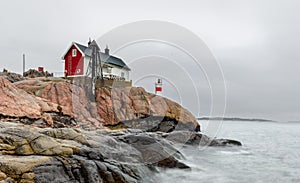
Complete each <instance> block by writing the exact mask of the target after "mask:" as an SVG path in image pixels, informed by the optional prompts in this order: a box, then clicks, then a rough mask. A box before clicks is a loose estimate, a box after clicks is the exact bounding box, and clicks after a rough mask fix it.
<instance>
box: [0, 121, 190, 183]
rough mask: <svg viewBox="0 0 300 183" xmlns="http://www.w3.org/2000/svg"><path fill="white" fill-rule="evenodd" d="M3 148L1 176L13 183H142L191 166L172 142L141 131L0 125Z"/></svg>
mask: <svg viewBox="0 0 300 183" xmlns="http://www.w3.org/2000/svg"><path fill="white" fill-rule="evenodd" d="M0 147H1V148H0V154H1V156H0V165H1V166H0V171H1V172H3V174H1V172H0V176H1V175H2V179H4V180H10V179H11V181H13V182H14V181H19V182H21V181H22V182H141V181H142V180H143V178H145V177H147V176H149V175H151V172H152V169H153V167H164V168H188V166H186V165H185V164H183V163H181V162H180V159H181V158H182V157H183V156H182V155H181V154H180V152H178V150H177V149H176V148H175V147H174V146H173V145H172V144H171V143H170V142H168V141H166V140H164V139H162V138H161V137H160V136H159V135H157V134H155V133H144V132H143V131H139V130H126V131H123V132H122V131H119V132H118V133H117V132H116V131H110V130H99V131H85V130H82V129H69V128H61V129H51V128H38V127H32V126H26V125H23V124H20V123H11V122H2V123H0Z"/></svg>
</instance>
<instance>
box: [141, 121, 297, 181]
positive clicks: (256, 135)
mask: <svg viewBox="0 0 300 183" xmlns="http://www.w3.org/2000/svg"><path fill="white" fill-rule="evenodd" d="M200 123H201V124H202V127H203V132H204V133H205V126H206V125H207V122H203V121H200ZM299 131H300V122H260V121H253V122H244V121H225V122H223V124H222V126H221V128H220V130H219V132H218V135H217V137H218V138H228V139H235V140H239V141H241V142H242V143H243V146H242V147H206V148H204V149H203V148H197V147H196V148H195V147H184V148H183V149H182V152H183V154H184V155H185V157H186V160H184V162H185V163H186V164H188V165H189V166H191V167H192V170H188V171H187V170H175V169H169V170H160V173H159V174H157V175H156V176H155V178H151V180H145V182H171V183H176V182H180V183H183V182H188V183H189V182H191V183H196V182H197V183H198V182H207V183H211V182H212V183H214V182H216V183H219V182H221V183H223V182H224V183H249V182H251V183H253V182H262V183H263V182H272V183H276V182H295V183H296V182H300V133H299Z"/></svg>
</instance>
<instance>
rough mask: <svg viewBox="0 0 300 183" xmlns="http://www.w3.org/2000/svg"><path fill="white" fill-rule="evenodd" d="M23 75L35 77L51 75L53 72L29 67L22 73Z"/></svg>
mask: <svg viewBox="0 0 300 183" xmlns="http://www.w3.org/2000/svg"><path fill="white" fill-rule="evenodd" d="M24 77H28V78H37V77H53V73H49V72H48V71H45V72H44V71H37V70H35V69H29V70H28V71H26V72H25V73H24Z"/></svg>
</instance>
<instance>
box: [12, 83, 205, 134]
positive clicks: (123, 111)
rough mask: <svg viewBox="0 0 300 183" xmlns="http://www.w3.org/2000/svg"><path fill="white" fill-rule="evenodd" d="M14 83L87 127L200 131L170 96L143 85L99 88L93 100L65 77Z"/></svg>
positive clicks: (194, 120) (192, 117)
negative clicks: (123, 126) (56, 106)
mask: <svg viewBox="0 0 300 183" xmlns="http://www.w3.org/2000/svg"><path fill="white" fill-rule="evenodd" d="M14 84H15V86H16V87H18V88H19V89H22V90H25V91H26V92H27V93H29V94H31V95H33V96H37V97H40V98H43V99H46V100H47V101H49V102H52V103H54V104H57V105H59V106H61V108H62V112H63V114H66V115H70V116H74V117H75V119H77V120H78V124H79V125H80V126H81V127H83V128H86V129H87V128H90V129H97V128H100V127H101V124H102V125H104V126H116V125H119V124H126V125H125V126H126V127H130V128H140V129H146V130H150V131H151V130H152V131H153V130H157V131H164V132H167V131H173V130H175V129H177V128H178V129H184V128H186V129H188V130H192V131H194V130H196V131H199V130H200V126H199V124H198V123H197V121H196V119H195V118H194V116H193V115H192V114H191V113H190V112H189V111H188V110H186V109H184V108H183V107H182V106H180V105H179V104H177V103H175V102H173V101H171V100H169V99H166V98H164V97H160V96H156V95H154V94H151V93H148V92H146V91H145V90H144V89H143V88H136V87H126V88H98V89H97V90H96V91H95V98H93V99H90V98H89V91H87V90H86V89H85V87H82V86H80V84H71V82H70V81H67V80H63V79H60V80H59V79H56V80H53V79H52V80H51V79H45V78H44V79H43V78H40V79H33V80H25V81H20V82H16V83H14ZM154 118H155V120H153V119H154ZM141 119H142V120H141ZM145 121H150V123H148V122H147V123H148V124H150V126H149V125H148V126H146V125H144V124H145ZM154 121H155V123H154ZM164 126H169V127H167V128H165V127H164Z"/></svg>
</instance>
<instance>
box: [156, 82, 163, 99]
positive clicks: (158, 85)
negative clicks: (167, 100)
mask: <svg viewBox="0 0 300 183" xmlns="http://www.w3.org/2000/svg"><path fill="white" fill-rule="evenodd" d="M161 93H162V79H157V82H156V83H155V94H156V95H161Z"/></svg>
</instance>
